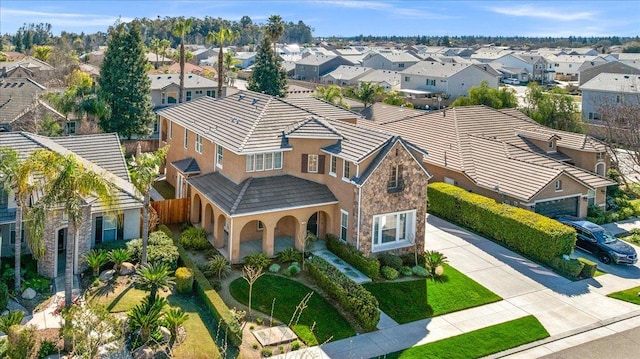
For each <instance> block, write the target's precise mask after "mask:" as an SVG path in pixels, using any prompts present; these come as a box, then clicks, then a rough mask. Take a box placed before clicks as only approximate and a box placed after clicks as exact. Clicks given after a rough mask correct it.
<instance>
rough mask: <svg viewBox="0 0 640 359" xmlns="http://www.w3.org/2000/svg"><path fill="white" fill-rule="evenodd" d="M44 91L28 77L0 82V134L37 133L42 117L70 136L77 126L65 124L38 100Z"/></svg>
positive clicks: (56, 112) (60, 116)
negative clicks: (54, 122) (48, 118)
mask: <svg viewBox="0 0 640 359" xmlns="http://www.w3.org/2000/svg"><path fill="white" fill-rule="evenodd" d="M45 90H46V88H45V87H44V86H42V85H40V84H39V83H37V82H35V81H34V80H32V79H30V78H19V77H18V78H5V79H0V132H9V131H28V132H40V128H41V127H40V126H41V125H42V121H43V120H44V118H45V116H50V117H51V118H52V119H53V120H55V121H56V122H58V124H60V126H61V127H62V128H65V129H66V130H67V133H68V134H74V133H75V130H76V126H77V124H76V123H75V122H74V121H71V122H69V123H67V119H66V118H65V117H64V115H62V114H60V113H59V112H58V111H56V110H55V109H53V108H52V107H51V106H49V105H48V104H47V103H45V102H44V101H42V100H40V96H41V95H42V93H43V92H44V91H45Z"/></svg>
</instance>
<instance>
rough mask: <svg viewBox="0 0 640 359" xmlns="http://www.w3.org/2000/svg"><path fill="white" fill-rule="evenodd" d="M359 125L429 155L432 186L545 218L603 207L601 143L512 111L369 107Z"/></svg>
mask: <svg viewBox="0 0 640 359" xmlns="http://www.w3.org/2000/svg"><path fill="white" fill-rule="evenodd" d="M363 114H364V115H366V117H367V118H368V119H369V120H365V121H358V125H359V126H365V127H368V128H372V129H378V130H382V131H385V132H389V133H393V134H396V135H399V136H402V138H404V139H406V140H408V141H409V142H411V143H412V144H415V145H416V146H419V147H420V148H423V149H424V150H426V151H428V152H429V156H427V157H425V158H424V163H425V166H426V167H427V169H428V170H429V172H430V173H432V174H433V179H432V180H433V181H439V182H446V183H450V184H454V185H457V186H460V187H462V188H465V189H467V190H469V191H472V192H475V193H479V194H481V195H484V196H487V197H490V198H493V199H495V200H496V201H499V202H504V203H507V204H510V205H513V206H515V207H520V208H524V209H529V210H532V211H535V212H537V213H541V214H544V215H547V216H556V215H572V216H578V217H585V216H586V215H587V209H588V207H589V206H599V207H601V208H604V207H605V204H606V196H607V195H606V188H607V187H608V186H611V185H614V184H615V183H614V182H613V181H611V180H610V179H608V178H607V177H606V172H607V169H608V168H609V159H608V155H607V148H606V145H605V144H603V143H601V142H600V141H598V140H596V139H594V138H592V137H590V136H587V135H584V134H577V133H572V132H564V131H558V130H554V129H551V128H548V127H544V126H541V125H539V124H538V123H536V122H535V121H533V120H532V119H530V118H528V117H527V116H526V115H524V114H523V113H522V112H520V111H518V110H516V109H503V110H495V109H492V108H489V107H485V106H466V107H456V108H451V109H447V110H446V111H438V112H431V113H421V112H419V111H416V110H407V109H404V108H401V107H395V106H390V105H386V104H380V103H376V104H374V105H372V106H370V107H369V108H367V111H365V112H364V113H363Z"/></svg>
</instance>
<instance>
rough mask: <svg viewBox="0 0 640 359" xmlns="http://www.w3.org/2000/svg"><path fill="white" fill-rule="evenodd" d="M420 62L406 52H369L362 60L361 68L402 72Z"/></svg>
mask: <svg viewBox="0 0 640 359" xmlns="http://www.w3.org/2000/svg"><path fill="white" fill-rule="evenodd" d="M418 62H420V59H419V58H417V57H415V56H413V55H411V54H410V53H408V52H370V53H368V54H367V55H366V56H365V57H364V58H363V59H362V66H364V67H371V68H372V69H376V70H392V71H402V70H404V69H407V68H409V67H411V66H412V65H414V64H417V63H418Z"/></svg>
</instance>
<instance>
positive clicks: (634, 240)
mask: <svg viewBox="0 0 640 359" xmlns="http://www.w3.org/2000/svg"><path fill="white" fill-rule="evenodd" d="M621 239H622V240H624V241H625V242H629V243H631V244H635V245H636V246H640V235H638V234H632V235H630V236H625V237H622V238H621Z"/></svg>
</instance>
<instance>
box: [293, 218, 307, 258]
mask: <svg viewBox="0 0 640 359" xmlns="http://www.w3.org/2000/svg"><path fill="white" fill-rule="evenodd" d="M296 222H297V223H296V226H297V230H296V238H295V246H296V249H297V250H298V251H300V252H302V251H303V250H304V249H305V248H304V240H305V237H306V236H307V221H302V222H301V221H300V220H299V219H297V220H296Z"/></svg>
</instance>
